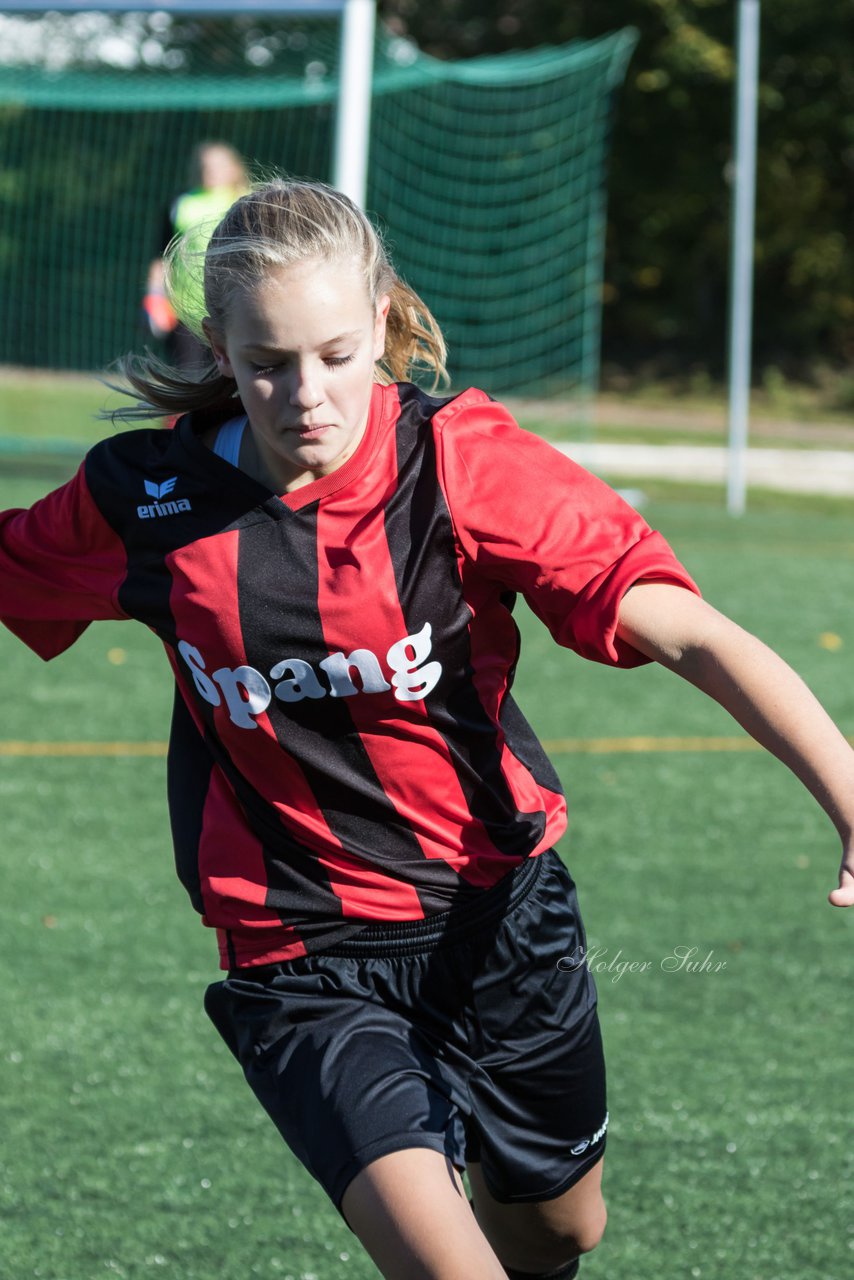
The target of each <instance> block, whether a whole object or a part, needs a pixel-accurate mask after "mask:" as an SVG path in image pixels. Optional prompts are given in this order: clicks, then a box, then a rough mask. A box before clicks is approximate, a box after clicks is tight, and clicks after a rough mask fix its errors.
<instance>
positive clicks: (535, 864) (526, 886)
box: [323, 853, 545, 956]
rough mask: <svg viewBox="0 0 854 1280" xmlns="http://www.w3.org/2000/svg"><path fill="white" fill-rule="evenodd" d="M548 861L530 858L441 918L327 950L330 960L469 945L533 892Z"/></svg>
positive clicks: (387, 924) (368, 931) (374, 927)
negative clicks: (332, 958)
mask: <svg viewBox="0 0 854 1280" xmlns="http://www.w3.org/2000/svg"><path fill="white" fill-rule="evenodd" d="M544 858H545V855H544V854H541V853H540V854H537V855H536V856H535V857H529V858H525V860H524V861H523V862H520V863H519V865H518V866H517V867H514V868H513V870H512V871H508V872H507V874H506V875H505V876H502V878H501V879H500V880H499V881H498V882H497V883H496V884H494V885H492V886H491V887H490V888H489V889H483V890H481V892H480V893H479V894H478V896H477V897H476V898H475V900H474V901H473V902H466V903H462V904H460V905H457V906H454V907H451V908H450V910H448V911H441V912H436V913H435V914H434V915H429V916H426V917H425V918H424V919H423V920H384V921H383V922H382V923H381V924H369V925H365V926H364V928H362V929H360V930H359V932H358V933H356V934H354V935H353V936H352V937H350V938H344V939H342V940H341V941H339V942H335V943H333V944H332V945H331V946H329V947H324V948H323V954H324V955H327V956H403V955H415V954H416V953H417V952H419V951H426V950H436V949H438V948H439V947H448V946H454V945H455V944H457V943H460V942H467V941H469V940H470V939H471V938H472V937H473V936H476V935H477V934H478V933H481V932H483V931H484V930H485V929H487V928H488V927H489V926H490V925H491V924H493V923H494V922H495V921H496V920H498V919H500V917H502V916H504V915H506V914H507V913H508V912H509V911H512V909H513V908H514V907H516V906H517V905H518V904H519V903H520V902H521V901H522V899H523V898H525V897H526V896H527V894H528V893H529V892H530V891H531V889H532V888H533V886H534V884H535V882H536V880H537V878H538V876H539V874H540V871H541V870H542V868H543V866H544V865H545V862H544Z"/></svg>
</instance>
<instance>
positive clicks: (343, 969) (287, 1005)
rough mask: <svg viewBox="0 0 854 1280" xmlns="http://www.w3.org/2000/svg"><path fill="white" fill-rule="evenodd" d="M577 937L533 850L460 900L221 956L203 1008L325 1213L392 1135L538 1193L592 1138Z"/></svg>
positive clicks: (590, 990)
mask: <svg viewBox="0 0 854 1280" xmlns="http://www.w3.org/2000/svg"><path fill="white" fill-rule="evenodd" d="M585 951H586V939H585V936H584V929H583V925H582V923H581V918H580V916H579V913H578V906H577V902H576V897H575V886H574V883H573V880H572V878H571V876H570V875H569V873H568V872H567V870H566V868H565V867H564V866H563V863H562V862H561V860H560V858H559V857H558V855H557V854H556V853H555V852H554V851H548V852H546V853H543V854H540V855H538V856H537V857H535V858H529V859H527V860H526V861H525V862H523V863H521V864H520V865H519V866H518V867H517V868H515V869H514V870H513V871H512V872H510V873H509V874H508V875H507V876H505V877H504V878H503V879H502V880H501V881H499V882H498V884H496V885H494V886H493V887H492V888H490V889H488V890H486V891H485V892H484V893H483V894H482V895H481V896H480V897H479V898H478V900H477V902H476V904H474V905H469V906H467V907H466V908H464V909H462V908H458V909H454V910H451V911H448V912H445V913H443V914H441V915H433V916H429V917H428V918H427V919H425V920H414V921H403V922H399V923H391V924H381V925H369V926H367V927H366V928H365V929H364V930H362V931H361V932H360V933H359V935H358V936H357V937H354V938H350V939H347V940H346V941H345V942H343V943H339V944H338V945H337V946H335V947H333V948H330V950H328V951H326V952H324V953H323V954H322V955H309V956H301V957H299V958H298V959H296V960H290V961H286V962H283V963H280V964H273V965H266V966H263V967H258V968H251V969H234V970H232V971H231V972H230V973H229V974H228V976H227V977H226V979H225V980H224V981H223V982H217V983H214V984H213V985H212V986H211V987H209V989H208V991H207V995H206V999H205V1007H206V1009H207V1012H208V1014H209V1015H210V1017H211V1018H212V1020H213V1022H214V1024H215V1025H216V1027H217V1029H218V1030H219V1032H220V1033H221V1035H222V1036H223V1038H224V1040H225V1042H226V1044H227V1045H228V1046H229V1048H230V1049H231V1051H232V1053H233V1054H234V1055H235V1057H236V1058H237V1059H238V1061H239V1062H240V1063H241V1065H242V1067H243V1070H244V1072H245V1075H246V1078H247V1080H248V1082H249V1084H250V1085H251V1087H252V1089H253V1090H254V1092H255V1093H256V1095H257V1097H258V1099H259V1101H260V1102H261V1103H262V1105H263V1106H264V1108H265V1109H266V1110H267V1112H268V1113H269V1115H270V1116H271V1118H272V1119H273V1121H274V1122H275V1124H276V1125H277V1127H278V1129H279V1130H280V1132H281V1134H282V1136H283V1138H284V1139H285V1141H286V1142H287V1144H288V1146H289V1147H290V1148H291V1150H292V1151H293V1152H294V1154H295V1155H296V1156H297V1157H298V1159H299V1160H301V1161H302V1163H303V1164H304V1165H305V1167H306V1168H307V1169H308V1171H309V1173H311V1174H312V1175H313V1177H315V1178H316V1179H317V1180H318V1181H319V1182H320V1183H321V1184H322V1186H323V1187H324V1188H325V1189H326V1191H327V1193H328V1194H329V1196H330V1198H331V1199H332V1201H333V1203H334V1204H335V1205H336V1207H337V1208H338V1209H339V1211H340V1209H341V1198H342V1196H343V1194H344V1191H345V1190H346V1188H347V1185H348V1183H349V1182H350V1181H351V1180H352V1178H354V1177H355V1175H356V1174H357V1173H359V1172H360V1170H362V1169H363V1168H365V1166H366V1165H368V1164H370V1163H371V1161H372V1160H376V1159H377V1157H379V1156H382V1155H386V1154H388V1153H389V1152H391V1151H399V1150H402V1149H404V1148H407V1147H429V1148H431V1149H433V1150H435V1151H440V1152H443V1153H444V1154H446V1155H447V1156H448V1157H449V1158H450V1159H451V1160H452V1161H453V1163H454V1164H455V1165H456V1166H457V1167H458V1168H460V1169H463V1168H464V1167H465V1165H466V1163H467V1162H471V1161H480V1164H481V1171H482V1174H483V1177H484V1180H485V1182H486V1185H487V1187H488V1189H489V1191H490V1192H491V1194H492V1195H493V1196H494V1197H495V1199H496V1200H499V1201H502V1202H505V1203H510V1202H513V1201H532V1200H548V1199H552V1198H554V1197H555V1196H558V1195H560V1194H561V1193H562V1192H564V1191H566V1190H567V1189H568V1188H569V1187H571V1186H572V1185H573V1183H574V1182H576V1181H577V1180H578V1179H579V1178H580V1177H581V1175H582V1174H583V1173H585V1172H586V1171H587V1169H588V1168H590V1166H591V1165H593V1164H594V1163H595V1162H596V1161H597V1160H598V1159H599V1158H600V1156H601V1155H602V1151H603V1148H604V1145H605V1130H606V1126H607V1119H608V1118H607V1113H606V1106H605V1068H604V1062H603V1058H602V1043H601V1037H600V1033H599V1023H598V1018H597V1015H596V991H595V987H594V984H593V979H592V977H591V975H590V973H589V970H588V968H587V966H586V964H584V963H583V961H582V962H581V963H579V957H581V956H583V954H585ZM561 958H563V963H562V964H561V965H559V964H558V961H559V960H561Z"/></svg>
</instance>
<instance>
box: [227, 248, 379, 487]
mask: <svg viewBox="0 0 854 1280" xmlns="http://www.w3.org/2000/svg"><path fill="white" fill-rule="evenodd" d="M388 307H389V299H388V296H385V297H383V298H381V299H380V301H379V303H378V304H377V306H376V308H374V307H373V306H372V305H371V301H370V298H369V296H368V291H367V288H366V286H365V281H364V278H363V276H362V275H361V273H360V272H359V271H358V270H357V269H356V268H354V267H353V266H352V264H350V263H341V262H309V263H302V264H300V265H299V266H296V267H285V268H280V269H278V270H274V271H273V272H272V273H271V275H270V276H269V277H268V279H267V280H265V281H264V282H263V283H262V284H260V285H258V286H256V287H254V288H252V289H249V290H246V291H245V292H243V293H241V294H239V295H238V296H237V297H235V298H234V299H233V300H232V305H231V309H230V313H229V316H228V320H227V322H226V326H225V333H224V334H219V333H216V332H215V331H214V330H213V329H212V328H211V327H210V324H209V322H208V321H207V320H205V322H204V326H205V333H206V334H207V337H208V340H209V342H210V344H211V348H212V350H213V353H214V358H215V359H216V362H217V365H218V367H219V370H220V372H221V373H223V374H225V375H226V376H227V377H230V378H234V380H235V381H236V383H237V389H238V391H239V393H240V398H241V400H242V401H243V407H244V408H245V410H246V413H247V415H248V417H249V426H250V428H251V430H252V434H253V437H254V443H255V447H256V449H257V451H258V454H259V457H260V459H261V461H262V463H263V465H264V467H265V468H266V470H267V472H268V473H269V475H270V476H271V477H272V479H273V480H274V481H275V482H276V484H277V487H278V490H279V492H281V493H285V492H287V491H289V490H292V489H299V488H301V487H302V486H303V485H305V484H308V483H310V482H311V481H312V480H316V479H318V478H319V477H320V476H325V475H329V473H330V472H332V471H336V470H337V469H338V468H339V467H340V466H342V465H343V464H344V463H345V462H346V461H347V459H348V458H350V457H351V456H352V454H353V453H354V451H355V449H356V447H357V445H358V444H359V441H360V440H361V438H362V436H363V434H364V431H365V427H366V426H367V422H368V410H369V408H370V401H371V392H372V389H373V382H374V362H375V361H376V360H378V359H379V358H380V356H382V354H383V351H384V349H385V325H386V316H387V315H388Z"/></svg>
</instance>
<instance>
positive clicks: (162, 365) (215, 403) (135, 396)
mask: <svg viewBox="0 0 854 1280" xmlns="http://www.w3.org/2000/svg"><path fill="white" fill-rule="evenodd" d="M113 368H114V369H115V372H116V373H117V374H118V375H119V376H120V377H122V378H124V380H125V382H126V383H127V384H128V385H127V386H122V385H119V384H117V383H115V382H111V381H108V380H107V379H104V382H105V385H106V386H108V387H110V389H111V390H113V391H118V392H120V393H121V394H122V395H124V396H128V397H130V398H131V399H132V400H133V401H134V402H135V403H134V404H130V405H123V406H121V407H119V408H117V409H108V410H105V411H104V412H103V413H102V414H101V415H100V416H101V417H103V418H109V419H110V420H111V421H113V422H146V421H148V420H149V419H151V418H162V417H163V416H164V415H165V416H168V417H173V416H175V415H178V414H182V413H191V412H194V411H197V410H201V409H215V408H218V407H219V406H223V407H227V406H230V407H234V406H235V401H237V388H236V383H235V381H234V379H233V378H227V377H224V376H223V375H222V374H221V373H220V372H219V370H218V369H217V367H216V365H215V364H214V362H213V360H211V362H210V364H208V365H202V366H200V367H199V368H198V369H197V370H194V371H187V372H184V371H182V370H180V369H176V368H175V367H174V366H172V365H170V364H167V363H166V362H165V361H164V360H161V359H159V357H157V356H155V355H153V354H152V352H150V351H146V353H145V354H144V355H138V354H135V353H130V354H128V355H125V356H122V357H121V358H120V359H118V360H117V361H116V362H115V365H114V366H113ZM238 404H239V402H238Z"/></svg>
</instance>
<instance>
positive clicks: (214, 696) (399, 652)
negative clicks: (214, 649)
mask: <svg viewBox="0 0 854 1280" xmlns="http://www.w3.org/2000/svg"><path fill="white" fill-rule="evenodd" d="M432 635H433V628H432V627H431V625H430V623H429V622H425V623H424V626H423V627H422V628H421V630H420V631H417V632H415V634H414V635H411V636H404V637H403V639H402V640H397V641H396V642H395V643H394V644H393V645H392V646H391V648H390V649H389V651H388V653H387V654H386V662H387V663H388V665H389V668H390V670H391V673H392V674H391V684H389V683H388V681H387V680H386V678H385V676H384V675H383V671H382V668H381V666H380V664H379V660H378V658H377V656H376V654H375V653H373V652H372V651H371V650H370V649H354V650H353V652H352V653H349V654H344V653H333V654H330V656H329V657H328V658H324V659H323V661H322V662H319V663H318V667H319V669H320V670H321V671H322V672H323V674H324V675H325V676H326V679H327V681H328V683H329V687H328V689H327V687H326V685H324V684H323V683H321V680H320V678H319V676H318V674H317V671H315V669H314V667H312V666H311V664H310V663H308V662H305V661H304V660H303V659H302V658H283V659H282V660H281V661H280V662H277V663H276V665H275V666H274V667H272V668H271V670H270V680H273V681H276V683H275V684H274V686H273V688H272V689H271V688H270V684H269V681H268V680H267V679H265V677H264V676H263V675H262V674H261V672H260V671H256V670H255V668H254V667H247V666H242V667H234V668H232V667H220V668H219V669H218V670H217V671H212V672H211V673H210V675H208V671H207V663H206V662H205V660H204V658H203V656H202V654H201V652H200V651H199V650H198V649H197V648H196V647H195V645H192V644H190V643H189V642H188V641H187V640H180V641H179V642H178V652H179V653H180V655H181V657H182V658H183V659H184V661H185V662H186V664H187V666H188V667H189V668H190V674H191V675H192V677H193V683H194V685H195V686H196V689H197V690H198V692H199V694H200V696H201V697H202V698H204V700H205V702H209V703H210V705H211V706H212V707H218V706H220V705H221V704H222V703H223V702H224V703H225V705H226V707H227V708H228V715H229V719H230V720H231V722H232V724H236V725H237V726H238V728H240V729H257V728H258V722H257V720H256V719H255V718H254V717H255V716H259V715H261V714H262V713H263V712H264V711H266V710H267V708H268V707H269V705H270V702H271V701H272V699H273V697H274V696H275V697H276V698H278V699H279V701H280V702H302V701H303V699H305V698H326V697H329V698H352V697H354V696H355V695H356V694H358V693H384V692H385V691H386V690H387V689H390V688H391V687H392V685H393V686H394V696H395V698H397V700H398V702H417V701H418V700H419V699H421V698H426V697H427V695H428V694H429V693H432V691H433V690H434V689H435V688H436V685H437V684H438V683H439V680H440V678H441V675H442V664H441V662H436V661H435V659H434V660H433V661H432V662H428V661H427V659H428V658H429V657H430V654H431V652H432ZM354 675H355V676H356V677H357V678H358V681H359V684H358V685H357V684H356V683H355V681H354V679H353V676H354Z"/></svg>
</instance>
